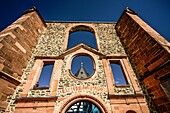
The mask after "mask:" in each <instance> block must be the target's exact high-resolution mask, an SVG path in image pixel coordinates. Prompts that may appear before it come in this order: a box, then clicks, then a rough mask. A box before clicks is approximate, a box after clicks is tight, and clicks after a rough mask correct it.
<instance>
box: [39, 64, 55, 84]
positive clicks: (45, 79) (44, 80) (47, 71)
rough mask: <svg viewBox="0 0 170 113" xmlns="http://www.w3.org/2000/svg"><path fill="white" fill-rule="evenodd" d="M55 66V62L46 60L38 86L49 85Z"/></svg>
mask: <svg viewBox="0 0 170 113" xmlns="http://www.w3.org/2000/svg"><path fill="white" fill-rule="evenodd" d="M53 67H54V62H53V63H46V62H44V66H43V68H42V71H41V74H40V78H39V80H38V84H37V85H38V86H37V87H49V84H50V80H51V75H52V71H53Z"/></svg>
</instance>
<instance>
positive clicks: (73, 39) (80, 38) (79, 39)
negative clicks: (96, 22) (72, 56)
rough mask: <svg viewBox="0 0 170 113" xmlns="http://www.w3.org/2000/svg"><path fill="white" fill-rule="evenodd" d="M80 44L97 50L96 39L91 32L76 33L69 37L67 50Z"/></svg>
mask: <svg viewBox="0 0 170 113" xmlns="http://www.w3.org/2000/svg"><path fill="white" fill-rule="evenodd" d="M80 43H83V44H85V45H87V46H90V47H92V48H94V49H96V50H97V44H96V38H95V35H94V33H92V32H89V31H74V32H72V33H71V34H70V35H69V38H68V45H67V49H70V48H72V47H74V46H76V45H78V44H80Z"/></svg>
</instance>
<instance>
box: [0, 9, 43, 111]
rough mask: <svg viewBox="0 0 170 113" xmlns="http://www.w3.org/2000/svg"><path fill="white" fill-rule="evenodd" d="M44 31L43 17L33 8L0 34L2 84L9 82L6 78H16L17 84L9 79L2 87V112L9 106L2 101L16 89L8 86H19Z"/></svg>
mask: <svg viewBox="0 0 170 113" xmlns="http://www.w3.org/2000/svg"><path fill="white" fill-rule="evenodd" d="M44 29H45V24H44V22H43V21H42V19H41V16H40V15H39V14H38V12H37V10H36V9H35V8H32V9H30V10H28V11H26V12H25V13H24V14H23V15H22V16H21V17H20V18H19V19H17V20H16V21H15V22H14V23H12V24H11V25H10V26H8V27H7V28H6V29H4V30H3V31H1V32H0V83H1V82H2V81H4V80H7V79H4V77H7V78H11V77H14V78H16V84H15V83H13V82H12V83H10V82H11V81H10V80H11V79H8V80H9V81H6V82H5V83H4V86H2V85H1V86H0V95H3V99H1V98H0V110H2V109H5V108H6V106H7V103H4V101H2V100H6V99H5V98H6V97H7V96H8V95H9V94H12V93H13V92H14V89H10V88H8V84H10V85H11V86H12V85H14V88H15V87H16V85H18V79H20V78H21V76H22V73H23V72H22V69H23V68H25V67H26V65H27V61H28V59H29V58H30V55H31V51H32V48H33V47H34V46H35V45H36V43H37V38H38V37H39V36H40V34H41V33H42V32H43V31H44ZM12 79H13V78H12ZM2 87H3V89H2ZM7 90H8V91H7ZM7 92H8V93H7Z"/></svg>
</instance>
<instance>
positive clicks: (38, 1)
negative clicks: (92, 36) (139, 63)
mask: <svg viewBox="0 0 170 113" xmlns="http://www.w3.org/2000/svg"><path fill="white" fill-rule="evenodd" d="M32 6H36V7H37V9H38V10H39V12H40V14H41V15H42V17H43V19H44V20H58V21H60V20H61V21H104V22H117V21H118V19H119V18H120V16H121V14H122V12H123V11H124V9H125V8H126V7H129V8H131V9H133V10H134V11H135V12H137V13H138V15H139V16H140V17H141V18H142V19H143V20H144V21H145V22H147V23H148V24H149V25H150V26H151V27H153V28H154V29H155V30H156V31H158V32H159V33H160V34H161V35H162V36H164V37H165V38H166V39H167V40H169V41H170V30H169V26H170V21H169V20H170V1H169V0H140V1H139V0H1V1H0V14H1V16H0V31H1V30H3V29H4V28H5V27H7V26H8V25H10V24H11V23H12V22H13V21H15V20H16V19H17V18H18V17H20V16H21V15H22V13H23V12H24V11H25V10H27V9H29V8H31V7H32Z"/></svg>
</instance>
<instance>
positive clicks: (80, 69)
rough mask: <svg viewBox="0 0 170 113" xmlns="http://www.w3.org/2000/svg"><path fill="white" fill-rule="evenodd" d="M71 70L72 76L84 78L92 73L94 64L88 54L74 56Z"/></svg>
mask: <svg viewBox="0 0 170 113" xmlns="http://www.w3.org/2000/svg"><path fill="white" fill-rule="evenodd" d="M71 72H72V74H73V76H74V77H76V78H79V79H86V78H89V77H91V76H92V75H93V73H94V64H93V60H92V59H91V57H90V56H88V55H86V56H80V55H79V56H76V57H74V58H73V60H72V64H71Z"/></svg>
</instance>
